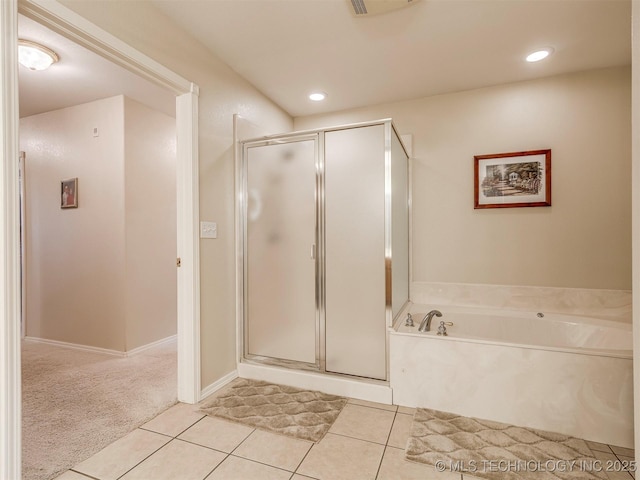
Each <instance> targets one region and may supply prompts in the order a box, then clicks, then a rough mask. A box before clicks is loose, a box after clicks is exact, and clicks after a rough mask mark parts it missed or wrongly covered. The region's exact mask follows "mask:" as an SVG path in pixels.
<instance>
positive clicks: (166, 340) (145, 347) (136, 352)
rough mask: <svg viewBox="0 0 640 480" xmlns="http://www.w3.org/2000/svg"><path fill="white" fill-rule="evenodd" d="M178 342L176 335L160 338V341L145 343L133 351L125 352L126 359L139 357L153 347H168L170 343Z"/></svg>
mask: <svg viewBox="0 0 640 480" xmlns="http://www.w3.org/2000/svg"><path fill="white" fill-rule="evenodd" d="M177 340H178V335H177V334H176V335H171V336H170V337H166V338H161V339H160V340H156V341H155V342H151V343H147V344H146V345H142V346H140V347H136V348H134V349H133V350H129V351H127V352H125V356H126V357H132V356H134V355H139V354H141V353H142V352H145V351H146V350H149V349H151V348H154V347H159V346H161V345H168V344H170V343H174V342H176V341H177Z"/></svg>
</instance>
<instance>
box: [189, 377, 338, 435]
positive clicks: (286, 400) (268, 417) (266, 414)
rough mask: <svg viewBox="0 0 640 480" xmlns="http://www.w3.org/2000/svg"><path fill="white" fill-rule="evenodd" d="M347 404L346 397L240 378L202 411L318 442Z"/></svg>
mask: <svg viewBox="0 0 640 480" xmlns="http://www.w3.org/2000/svg"><path fill="white" fill-rule="evenodd" d="M346 403H347V399H346V398H344V397H338V396H336V395H329V394H326V393H322V392H316V391H311V390H301V389H299V388H294V387H287V386H284V385H275V384H272V383H267V382H262V381H258V380H249V379H244V378H242V379H238V380H234V381H233V382H232V383H231V384H229V386H228V387H227V388H226V389H225V390H223V391H222V392H220V394H219V395H217V396H216V398H215V399H213V401H211V402H210V403H207V404H205V405H204V406H203V407H202V408H201V409H200V411H201V412H203V413H205V414H207V415H210V416H213V417H219V418H223V419H225V420H231V421H233V422H238V423H242V424H244V425H249V426H251V427H255V428H260V429H263V430H268V431H270V432H274V433H280V434H283V435H288V436H290V437H294V438H298V439H302V440H310V441H312V442H319V441H320V440H321V439H322V437H324V435H325V434H326V433H327V431H328V430H329V428H331V425H333V422H334V421H335V419H336V418H337V417H338V415H339V414H340V411H341V410H342V408H343V407H344V406H345V404H346Z"/></svg>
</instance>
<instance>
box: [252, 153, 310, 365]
mask: <svg viewBox="0 0 640 480" xmlns="http://www.w3.org/2000/svg"><path fill="white" fill-rule="evenodd" d="M315 151H316V148H315V141H314V140H305V141H296V142H291V143H284V144H282V143H280V144H275V145H262V146H255V147H248V148H247V197H248V198H247V242H246V244H247V253H246V255H247V260H246V261H247V275H246V278H247V286H246V288H247V290H246V292H247V303H246V312H245V314H246V316H247V323H246V325H247V337H248V349H247V353H249V354H250V355H260V356H266V357H273V358H278V359H285V360H293V361H299V362H307V363H315V362H316V295H315V292H316V266H315V260H314V259H313V258H312V255H311V252H312V248H313V245H314V244H315V232H316V214H315V212H316V207H315V183H316V169H315Z"/></svg>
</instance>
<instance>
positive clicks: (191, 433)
mask: <svg viewBox="0 0 640 480" xmlns="http://www.w3.org/2000/svg"><path fill="white" fill-rule="evenodd" d="M253 430H254V429H253V428H252V427H247V426H245V425H240V424H239V423H233V422H227V421H225V420H220V419H219V418H212V417H205V418H203V419H202V420H200V421H199V422H198V423H196V424H195V425H194V426H193V427H191V428H189V430H187V431H186V432H184V433H182V434H181V435H180V436H179V437H178V438H180V439H182V440H186V441H188V442H193V443H197V444H198V445H202V446H205V447H209V448H214V449H216V450H220V451H222V452H226V453H231V452H233V450H234V449H235V448H236V447H237V446H238V445H240V443H242V441H243V440H244V439H245V438H247V437H248V436H249V435H250V434H251V432H253Z"/></svg>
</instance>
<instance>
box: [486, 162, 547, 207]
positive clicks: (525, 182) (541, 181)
mask: <svg viewBox="0 0 640 480" xmlns="http://www.w3.org/2000/svg"><path fill="white" fill-rule="evenodd" d="M473 167H474V168H473V170H474V175H475V181H474V208H510V207H549V206H551V150H531V151H527V152H513V153H497V154H494V155H476V156H475V157H473Z"/></svg>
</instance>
